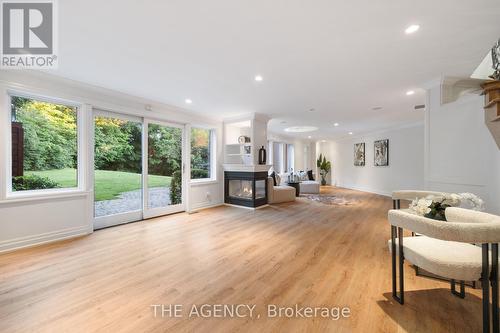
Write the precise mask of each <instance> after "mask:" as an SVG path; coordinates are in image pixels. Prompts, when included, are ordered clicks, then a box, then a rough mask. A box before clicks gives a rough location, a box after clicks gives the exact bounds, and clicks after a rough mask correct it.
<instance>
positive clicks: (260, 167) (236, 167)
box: [223, 164, 272, 172]
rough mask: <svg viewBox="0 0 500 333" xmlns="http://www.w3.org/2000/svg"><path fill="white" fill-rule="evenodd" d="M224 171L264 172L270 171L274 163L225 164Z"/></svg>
mask: <svg viewBox="0 0 500 333" xmlns="http://www.w3.org/2000/svg"><path fill="white" fill-rule="evenodd" d="M223 167H224V171H239V172H264V171H266V172H267V171H269V169H271V167H272V165H268V164H257V165H246V164H223Z"/></svg>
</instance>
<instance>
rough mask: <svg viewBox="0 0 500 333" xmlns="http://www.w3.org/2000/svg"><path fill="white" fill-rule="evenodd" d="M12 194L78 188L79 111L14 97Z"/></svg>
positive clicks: (72, 107) (60, 105)
mask: <svg viewBox="0 0 500 333" xmlns="http://www.w3.org/2000/svg"><path fill="white" fill-rule="evenodd" d="M11 108H12V117H11V118H12V123H11V128H12V145H11V148H12V191H13V192H18V191H30V190H42V189H53V188H75V187H77V186H78V172H77V165H78V142H77V108H76V107H74V106H68V105H63V104H54V103H49V102H43V101H38V100H35V99H31V98H25V97H19V96H11Z"/></svg>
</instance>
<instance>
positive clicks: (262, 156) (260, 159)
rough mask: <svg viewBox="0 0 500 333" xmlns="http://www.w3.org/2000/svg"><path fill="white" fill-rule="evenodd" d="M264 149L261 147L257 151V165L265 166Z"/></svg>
mask: <svg viewBox="0 0 500 333" xmlns="http://www.w3.org/2000/svg"><path fill="white" fill-rule="evenodd" d="M266 159H267V156H266V148H264V146H262V148H260V149H259V164H266Z"/></svg>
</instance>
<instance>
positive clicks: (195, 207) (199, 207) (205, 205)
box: [188, 202, 224, 212]
mask: <svg viewBox="0 0 500 333" xmlns="http://www.w3.org/2000/svg"><path fill="white" fill-rule="evenodd" d="M223 204H224V203H222V202H217V203H211V202H202V203H198V204H196V205H192V206H191V207H190V209H189V211H188V212H195V211H198V210H203V209H208V208H214V207H218V206H222V205H223Z"/></svg>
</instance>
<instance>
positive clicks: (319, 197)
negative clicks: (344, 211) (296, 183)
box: [300, 194, 354, 206]
mask: <svg viewBox="0 0 500 333" xmlns="http://www.w3.org/2000/svg"><path fill="white" fill-rule="evenodd" d="M300 196H301V197H303V198H306V199H309V200H311V201H316V202H321V203H323V204H325V205H339V206H349V205H352V204H354V202H353V201H349V200H347V199H346V198H344V197H338V196H335V195H326V194H301V195H300Z"/></svg>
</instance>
